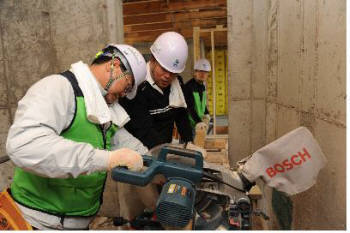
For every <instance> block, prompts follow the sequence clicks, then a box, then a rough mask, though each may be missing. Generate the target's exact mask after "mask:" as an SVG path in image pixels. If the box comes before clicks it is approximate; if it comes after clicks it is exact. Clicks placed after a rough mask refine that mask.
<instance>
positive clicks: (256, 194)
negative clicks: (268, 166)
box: [248, 185, 263, 200]
mask: <svg viewBox="0 0 350 233" xmlns="http://www.w3.org/2000/svg"><path fill="white" fill-rule="evenodd" d="M248 195H249V196H250V198H252V199H254V200H260V199H261V198H262V196H263V195H262V192H261V190H260V188H259V186H257V185H254V186H253V187H252V188H251V189H250V190H249V194H248Z"/></svg>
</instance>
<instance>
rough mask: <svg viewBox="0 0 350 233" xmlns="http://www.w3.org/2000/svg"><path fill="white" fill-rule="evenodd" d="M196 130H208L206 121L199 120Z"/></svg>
mask: <svg viewBox="0 0 350 233" xmlns="http://www.w3.org/2000/svg"><path fill="white" fill-rule="evenodd" d="M195 130H196V131H197V130H203V131H205V132H207V130H208V125H207V124H205V123H204V122H199V123H197V124H196V129H195Z"/></svg>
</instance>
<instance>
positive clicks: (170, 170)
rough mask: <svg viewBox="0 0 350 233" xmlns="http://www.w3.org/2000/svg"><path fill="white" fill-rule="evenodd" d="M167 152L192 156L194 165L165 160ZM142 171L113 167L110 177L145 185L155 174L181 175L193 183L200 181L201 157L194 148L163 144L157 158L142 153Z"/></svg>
mask: <svg viewBox="0 0 350 233" xmlns="http://www.w3.org/2000/svg"><path fill="white" fill-rule="evenodd" d="M168 154H175V155H179V156H183V157H188V158H193V159H194V160H195V166H193V167H192V166H188V165H186V164H178V163H174V162H171V161H167V155H168ZM142 158H143V163H144V166H145V167H147V169H146V170H144V171H139V172H136V171H130V170H128V169H127V168H125V167H115V168H113V169H112V179H113V180H115V181H118V182H122V183H127V184H133V185H138V186H145V185H147V184H148V183H150V182H151V181H152V179H153V177H154V176H155V175H157V174H162V175H164V176H165V177H166V178H167V179H168V178H171V177H182V178H184V179H187V180H190V181H192V182H193V183H198V182H200V181H201V178H202V172H203V157H202V154H201V153H200V152H197V151H194V150H184V149H181V148H176V147H169V146H165V147H163V148H162V149H161V151H160V153H159V156H158V159H155V158H153V157H151V156H148V155H142Z"/></svg>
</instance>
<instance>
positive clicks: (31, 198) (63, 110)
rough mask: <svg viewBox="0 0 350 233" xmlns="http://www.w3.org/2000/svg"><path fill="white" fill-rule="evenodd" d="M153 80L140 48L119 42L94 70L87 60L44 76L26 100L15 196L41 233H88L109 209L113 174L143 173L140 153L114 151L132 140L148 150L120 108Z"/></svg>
mask: <svg viewBox="0 0 350 233" xmlns="http://www.w3.org/2000/svg"><path fill="white" fill-rule="evenodd" d="M145 75H146V62H145V60H144V58H143V57H142V55H141V54H140V53H139V52H138V51H137V50H136V49H135V48H133V47H131V46H128V45H122V44H120V45H113V44H112V45H109V46H107V47H106V48H105V49H103V50H102V51H101V52H99V53H98V54H97V55H96V57H95V59H94V60H93V62H92V64H91V65H90V66H88V65H86V64H84V63H83V62H81V61H79V62H77V63H74V64H72V65H71V68H70V70H67V71H65V72H63V73H61V74H55V75H50V76H47V77H45V78H43V79H41V80H40V81H38V82H37V83H35V84H34V85H33V86H32V87H31V88H30V89H29V90H28V91H27V93H26V94H25V96H24V97H23V98H22V99H21V100H20V101H19V103H18V108H17V112H16V116H15V121H14V123H13V125H12V126H11V128H10V130H9V134H8V138H7V144H6V149H7V153H8V155H9V157H10V158H11V160H12V161H13V163H14V164H15V165H16V170H15V176H14V178H13V182H12V184H11V188H10V190H9V192H10V193H11V196H12V198H13V199H14V201H15V203H16V204H17V206H18V207H19V209H20V211H21V213H22V215H23V217H24V219H25V220H26V221H27V222H28V223H29V224H30V225H31V226H33V228H34V229H35V228H38V229H87V228H88V225H89V223H90V221H91V220H92V218H93V217H94V215H95V214H96V213H97V212H98V210H99V208H100V205H101V200H102V193H103V188H104V183H105V180H106V171H109V170H111V169H112V168H113V167H115V166H126V167H128V168H129V169H131V170H140V169H141V168H142V166H143V161H142V157H141V156H140V154H139V153H138V152H136V151H134V150H131V149H127V148H121V149H117V150H114V151H111V149H112V146H113V144H114V143H118V141H121V140H124V137H126V138H127V140H129V141H130V142H131V141H133V142H134V144H135V145H136V146H135V148H136V149H137V150H138V151H140V153H144V152H145V151H147V148H145V147H143V146H142V144H141V143H140V142H139V141H138V140H137V139H136V138H134V137H133V136H131V134H128V133H127V132H126V130H125V129H123V128H122V127H123V125H124V124H125V123H126V122H127V121H128V119H129V118H128V115H127V114H126V112H125V110H124V109H123V108H122V107H121V106H120V105H119V104H118V99H119V98H120V97H124V96H127V98H133V97H134V96H135V94H136V91H137V86H138V85H139V84H140V83H142V82H143V81H144V78H145ZM123 131H124V132H123ZM119 132H123V133H119Z"/></svg>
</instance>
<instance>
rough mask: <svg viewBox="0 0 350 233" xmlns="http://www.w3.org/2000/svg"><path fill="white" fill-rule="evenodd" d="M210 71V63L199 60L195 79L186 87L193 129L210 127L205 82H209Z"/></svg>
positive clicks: (195, 68) (195, 69) (196, 64)
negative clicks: (203, 126) (201, 126)
mask: <svg viewBox="0 0 350 233" xmlns="http://www.w3.org/2000/svg"><path fill="white" fill-rule="evenodd" d="M210 71H211V66H210V63H209V61H208V60H207V59H204V58H203V59H199V60H198V61H196V63H195V65H194V78H192V79H191V80H189V81H188V82H187V83H186V85H185V96H186V103H187V109H188V111H189V115H188V117H189V119H190V122H191V126H192V128H193V129H195V127H196V125H197V124H199V125H201V124H205V127H206V128H207V127H208V125H209V121H210V115H209V111H208V108H207V95H206V90H205V85H204V82H205V81H206V80H207V78H208V75H209V72H210ZM199 125H197V127H198V126H199Z"/></svg>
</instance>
